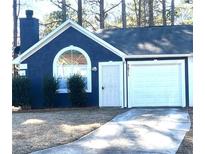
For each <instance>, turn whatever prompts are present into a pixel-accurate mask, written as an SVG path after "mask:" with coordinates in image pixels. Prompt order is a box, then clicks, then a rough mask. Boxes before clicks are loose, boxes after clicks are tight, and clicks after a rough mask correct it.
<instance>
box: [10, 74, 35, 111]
mask: <svg viewBox="0 0 205 154" xmlns="http://www.w3.org/2000/svg"><path fill="white" fill-rule="evenodd" d="M30 89H31V84H30V80H29V79H28V78H26V77H21V76H15V77H13V78H12V105H13V106H22V107H23V108H28V107H30V106H31V95H30Z"/></svg>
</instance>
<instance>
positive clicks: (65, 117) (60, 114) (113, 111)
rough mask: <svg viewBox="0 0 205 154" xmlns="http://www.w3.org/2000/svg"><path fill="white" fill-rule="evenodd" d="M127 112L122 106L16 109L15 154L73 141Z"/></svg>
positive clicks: (13, 140) (13, 116) (13, 134)
mask: <svg viewBox="0 0 205 154" xmlns="http://www.w3.org/2000/svg"><path fill="white" fill-rule="evenodd" d="M125 111H126V109H121V108H100V109H99V108H76V109H62V110H37V111H29V112H22V113H15V112H14V113H13V115H12V120H13V121H12V128H13V129H12V137H13V139H12V149H13V153H14V154H23V153H29V152H33V151H37V150H41V149H45V148H49V147H53V146H57V145H61V144H66V143H69V142H72V141H74V140H76V139H78V138H80V137H82V136H83V135H85V134H87V133H89V132H91V131H93V130H94V129H96V128H98V127H100V126H101V125H103V124H104V123H106V122H107V121H110V120H111V119H112V118H113V117H114V116H115V115H117V114H119V113H122V112H125Z"/></svg>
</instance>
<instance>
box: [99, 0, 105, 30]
mask: <svg viewBox="0 0 205 154" xmlns="http://www.w3.org/2000/svg"><path fill="white" fill-rule="evenodd" d="M104 28H105V10H104V0H100V29H104Z"/></svg>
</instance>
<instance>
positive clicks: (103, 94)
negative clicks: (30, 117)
mask: <svg viewBox="0 0 205 154" xmlns="http://www.w3.org/2000/svg"><path fill="white" fill-rule="evenodd" d="M22 21H23V23H22ZM20 22H21V23H20V24H21V46H23V50H21V52H22V54H21V55H20V56H19V57H17V58H16V59H14V60H13V64H21V65H20V66H21V69H22V70H21V71H19V73H20V74H21V75H26V76H27V77H28V78H29V79H30V80H31V83H32V94H33V103H32V108H42V107H43V92H42V82H43V78H44V76H45V75H53V76H54V77H56V78H59V81H60V88H59V89H58V94H57V100H56V104H55V106H56V107H68V106H70V105H71V103H70V102H69V99H68V96H67V87H66V78H67V77H69V76H70V75H72V74H74V73H79V74H81V75H82V76H83V78H84V80H85V82H86V91H87V93H88V104H87V106H100V107H103V106H120V107H141V106H179V107H185V106H192V103H193V99H192V63H193V60H192V59H193V47H192V46H193V42H192V40H193V33H192V32H193V27H192V26H191V25H180V26H179V25H178V26H156V27H139V28H126V29H108V30H102V31H101V32H97V33H92V32H90V31H88V30H86V29H84V28H83V27H81V26H79V25H78V24H77V23H75V22H73V21H70V20H67V21H66V22H65V23H63V24H62V25H61V26H59V27H58V28H57V29H55V30H54V31H53V32H51V33H50V34H49V35H47V36H46V37H44V38H43V39H41V40H40V41H38V39H36V38H37V37H38V35H39V34H38V24H36V23H38V21H37V20H36V19H34V18H32V12H27V18H24V19H21V20H20ZM26 25H29V26H26ZM24 26H26V27H24ZM37 41H38V42H37ZM34 43H35V44H34ZM24 50H25V51H24Z"/></svg>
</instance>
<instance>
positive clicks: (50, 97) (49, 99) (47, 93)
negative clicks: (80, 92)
mask: <svg viewBox="0 0 205 154" xmlns="http://www.w3.org/2000/svg"><path fill="white" fill-rule="evenodd" d="M57 89H58V80H56V79H55V78H54V77H53V76H45V77H44V80H43V93H44V102H45V106H46V107H49V108H52V107H54V103H55V97H56V90H57Z"/></svg>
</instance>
